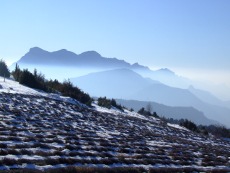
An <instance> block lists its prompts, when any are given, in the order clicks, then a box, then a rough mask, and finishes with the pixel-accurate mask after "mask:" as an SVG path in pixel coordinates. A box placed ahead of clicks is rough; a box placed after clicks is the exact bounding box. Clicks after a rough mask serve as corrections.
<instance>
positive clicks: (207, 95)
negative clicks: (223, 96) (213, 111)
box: [188, 86, 230, 108]
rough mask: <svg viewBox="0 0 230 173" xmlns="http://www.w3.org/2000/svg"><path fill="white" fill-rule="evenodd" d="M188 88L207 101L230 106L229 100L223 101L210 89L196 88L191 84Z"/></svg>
mask: <svg viewBox="0 0 230 173" xmlns="http://www.w3.org/2000/svg"><path fill="white" fill-rule="evenodd" d="M188 90H189V91H190V92H191V93H193V94H194V95H195V96H196V97H198V98H199V99H201V100H202V101H204V102H206V103H209V104H212V105H218V106H226V107H228V108H230V102H229V103H228V102H227V101H222V100H220V99H218V98H217V97H215V96H214V95H212V94H211V93H210V92H208V91H204V90H200V89H196V88H194V87H193V86H189V88H188Z"/></svg>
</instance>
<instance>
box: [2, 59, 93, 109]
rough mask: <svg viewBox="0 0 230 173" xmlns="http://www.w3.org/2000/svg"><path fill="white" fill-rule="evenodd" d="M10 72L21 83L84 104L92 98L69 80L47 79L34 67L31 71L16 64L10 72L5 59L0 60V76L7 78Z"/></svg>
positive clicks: (89, 103) (89, 102)
mask: <svg viewBox="0 0 230 173" xmlns="http://www.w3.org/2000/svg"><path fill="white" fill-rule="evenodd" d="M11 74H12V76H13V77H14V79H15V80H16V81H17V82H19V83H20V84H22V85H25V86H28V87H30V88H34V89H38V90H43V91H45V92H48V93H58V94H62V95H63V96H67V97H71V98H73V99H76V100H78V101H80V102H82V103H84V104H87V105H91V102H92V98H91V97H90V96H89V94H87V93H85V92H83V91H81V90H80V89H79V88H78V87H76V86H74V85H73V84H72V83H71V82H70V81H69V80H65V81H64V82H59V81H58V80H52V79H50V80H47V79H46V78H45V76H44V75H43V74H42V73H38V72H37V70H36V69H35V70H34V72H33V73H31V72H30V71H29V70H28V69H23V70H21V69H20V67H19V66H18V64H16V66H15V69H14V70H13V71H12V73H10V71H9V69H8V67H7V65H6V63H5V61H3V60H0V76H2V77H6V78H9V77H10V75H11Z"/></svg>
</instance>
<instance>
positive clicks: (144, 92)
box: [71, 69, 230, 127]
mask: <svg viewBox="0 0 230 173" xmlns="http://www.w3.org/2000/svg"><path fill="white" fill-rule="evenodd" d="M71 81H72V82H73V83H74V84H75V85H77V86H79V87H80V88H82V89H83V90H84V91H86V92H88V93H89V94H90V95H92V96H96V97H100V96H107V97H110V98H117V99H126V100H139V101H149V102H152V101H153V102H157V103H160V104H164V105H167V106H180V107H194V108H195V109H197V110H199V111H201V112H203V113H204V115H205V116H206V117H207V118H209V119H213V120H216V121H218V122H220V123H222V124H224V125H226V126H228V127H229V126H230V125H229V124H230V117H229V115H230V109H228V108H225V107H221V106H216V105H211V104H208V103H205V102H204V101H202V100H200V99H199V98H198V97H196V96H195V95H194V94H192V93H191V92H190V91H189V90H188V89H180V88H175V87H170V86H167V85H164V84H162V83H160V82H157V81H152V80H151V79H149V78H143V77H142V76H140V75H139V74H137V73H136V72H134V71H132V70H127V69H117V70H110V71H103V72H97V73H92V74H89V75H86V76H82V77H78V78H73V79H71Z"/></svg>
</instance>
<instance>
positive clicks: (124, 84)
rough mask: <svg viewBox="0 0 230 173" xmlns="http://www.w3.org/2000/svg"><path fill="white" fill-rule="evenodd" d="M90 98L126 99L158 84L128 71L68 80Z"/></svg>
mask: <svg viewBox="0 0 230 173" xmlns="http://www.w3.org/2000/svg"><path fill="white" fill-rule="evenodd" d="M70 80H71V81H72V82H73V84H75V85H77V86H79V87H80V88H82V89H83V90H84V91H86V92H88V93H89V94H90V95H92V96H97V97H100V96H107V97H114V98H127V97H129V96H130V95H132V94H133V93H135V92H137V91H138V90H140V89H142V88H145V87H147V86H149V85H151V84H154V83H159V82H157V81H153V80H150V79H145V78H143V77H142V76H140V75H139V74H137V73H135V72H133V71H132V70H128V69H116V70H109V71H103V72H97V73H92V74H88V75H86V76H82V77H78V78H73V79H70Z"/></svg>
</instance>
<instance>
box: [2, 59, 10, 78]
mask: <svg viewBox="0 0 230 173" xmlns="http://www.w3.org/2000/svg"><path fill="white" fill-rule="evenodd" d="M0 76H2V77H7V78H9V77H10V71H9V69H8V67H7V65H6V63H5V61H3V60H2V59H1V60H0Z"/></svg>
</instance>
